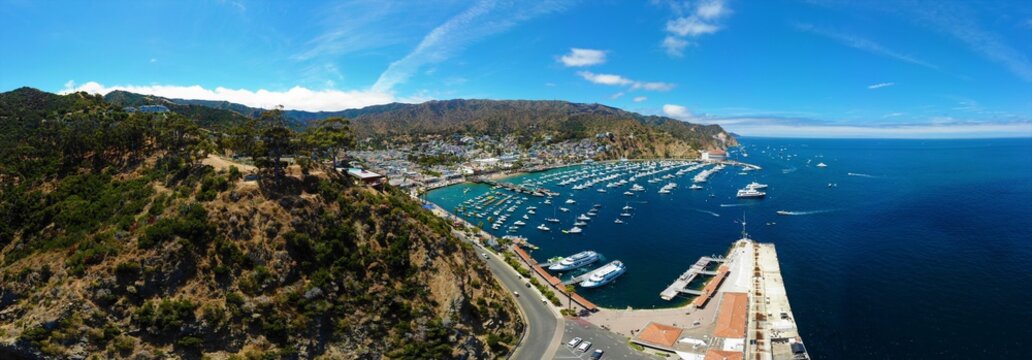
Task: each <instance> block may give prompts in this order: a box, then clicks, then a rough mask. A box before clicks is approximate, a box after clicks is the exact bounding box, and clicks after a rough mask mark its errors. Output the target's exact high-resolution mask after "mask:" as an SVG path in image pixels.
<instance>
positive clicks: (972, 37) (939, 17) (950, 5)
mask: <svg viewBox="0 0 1032 360" xmlns="http://www.w3.org/2000/svg"><path fill="white" fill-rule="evenodd" d="M903 11H906V12H907V13H908V14H913V18H915V19H916V20H917V21H918V22H919V23H922V24H926V25H928V26H929V27H931V28H933V29H936V30H938V31H940V32H943V33H946V34H949V35H951V36H953V37H954V38H956V39H957V40H960V41H961V42H962V43H964V44H965V45H966V46H967V47H968V48H969V49H971V51H972V52H974V53H976V54H979V55H981V56H982V57H985V58H986V59H988V60H990V61H993V62H996V63H998V64H1000V65H1003V66H1004V67H1005V68H1007V69H1008V70H1009V71H1010V72H1012V73H1014V75H1017V76H1018V77H1019V78H1021V79H1022V80H1025V81H1032V61H1030V60H1029V56H1028V53H1027V52H1022V51H1020V50H1018V49H1016V48H1015V47H1013V46H1011V45H1010V44H1008V43H1007V42H1006V41H1005V40H1004V39H1003V38H1002V37H1001V36H999V35H997V34H996V33H993V32H991V31H988V30H985V29H984V28H983V27H982V26H981V25H980V24H979V23H978V22H977V19H978V18H979V17H978V16H977V15H978V14H976V13H975V12H974V11H973V10H971V9H970V8H969V7H968V6H967V4H966V3H964V2H953V1H919V2H916V3H911V4H909V5H908V6H905V7H904V10H903ZM1025 39H1026V43H1027V39H1028V38H1027V37H1025Z"/></svg>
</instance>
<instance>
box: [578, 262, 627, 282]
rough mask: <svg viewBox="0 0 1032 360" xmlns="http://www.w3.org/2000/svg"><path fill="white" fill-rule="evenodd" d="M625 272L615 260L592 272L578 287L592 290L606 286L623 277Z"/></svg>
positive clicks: (620, 263) (622, 265)
mask: <svg viewBox="0 0 1032 360" xmlns="http://www.w3.org/2000/svg"><path fill="white" fill-rule="evenodd" d="M626 270H627V268H626V267H625V266H624V264H623V263H622V262H620V260H615V261H613V262H611V263H608V264H606V265H605V266H603V267H600V268H598V269H596V270H595V271H593V272H592V274H591V276H589V277H588V279H587V280H584V281H581V283H580V286H582V287H586V288H593V287H599V286H602V285H605V284H608V283H610V282H612V281H613V280H614V279H616V278H617V277H619V276H620V275H623V273H624V271H626Z"/></svg>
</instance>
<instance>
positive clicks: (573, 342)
mask: <svg viewBox="0 0 1032 360" xmlns="http://www.w3.org/2000/svg"><path fill="white" fill-rule="evenodd" d="M580 342H581V338H579V337H575V338H573V339H570V342H568V343H566V346H569V347H574V346H577V344H580Z"/></svg>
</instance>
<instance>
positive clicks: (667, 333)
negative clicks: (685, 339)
mask: <svg viewBox="0 0 1032 360" xmlns="http://www.w3.org/2000/svg"><path fill="white" fill-rule="evenodd" d="M683 331H684V330H682V329H681V328H678V327H673V326H669V325H663V324H657V323H654V322H649V324H648V325H646V326H645V328H644V329H641V332H639V333H638V335H636V336H635V337H634V339H631V342H633V343H635V344H638V345H641V346H647V347H650V348H653V349H658V350H663V351H674V344H676V343H677V340H678V338H680V337H681V332H683Z"/></svg>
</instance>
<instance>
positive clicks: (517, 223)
mask: <svg viewBox="0 0 1032 360" xmlns="http://www.w3.org/2000/svg"><path fill="white" fill-rule="evenodd" d="M512 224H513V225H516V226H523V225H527V223H525V222H522V221H519V220H516V222H514V223H512Z"/></svg>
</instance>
